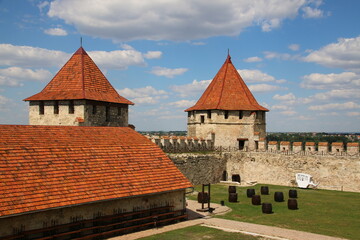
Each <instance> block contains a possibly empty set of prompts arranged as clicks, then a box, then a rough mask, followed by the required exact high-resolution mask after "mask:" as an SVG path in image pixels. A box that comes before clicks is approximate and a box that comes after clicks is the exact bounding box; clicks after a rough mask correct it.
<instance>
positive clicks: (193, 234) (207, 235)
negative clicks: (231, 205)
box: [141, 226, 263, 240]
mask: <svg viewBox="0 0 360 240" xmlns="http://www.w3.org/2000/svg"><path fill="white" fill-rule="evenodd" d="M141 239H142V240H183V239H187V240H200V239H231V240H260V239H263V238H260V237H259V238H258V237H254V236H250V235H245V234H241V233H231V232H224V231H222V230H217V229H213V228H208V227H202V226H192V227H187V228H182V229H178V230H174V231H170V232H165V233H161V234H156V235H153V236H150V237H145V238H141Z"/></svg>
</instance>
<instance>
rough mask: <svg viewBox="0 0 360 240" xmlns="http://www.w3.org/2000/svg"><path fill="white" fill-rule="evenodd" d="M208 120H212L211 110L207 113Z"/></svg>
mask: <svg viewBox="0 0 360 240" xmlns="http://www.w3.org/2000/svg"><path fill="white" fill-rule="evenodd" d="M207 118H209V119H211V110H208V111H207Z"/></svg>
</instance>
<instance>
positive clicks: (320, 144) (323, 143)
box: [318, 142, 329, 146]
mask: <svg viewBox="0 0 360 240" xmlns="http://www.w3.org/2000/svg"><path fill="white" fill-rule="evenodd" d="M328 145H329V143H328V142H319V143H318V146H328Z"/></svg>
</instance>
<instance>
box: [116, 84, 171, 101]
mask: <svg viewBox="0 0 360 240" xmlns="http://www.w3.org/2000/svg"><path fill="white" fill-rule="evenodd" d="M117 91H118V92H119V94H120V95H121V96H124V97H126V98H129V99H130V100H131V101H132V102H134V103H135V104H139V105H141V104H143V105H152V104H156V103H158V102H159V101H160V100H161V99H166V98H168V95H167V94H168V93H167V92H166V91H164V90H156V89H155V88H154V87H152V86H146V87H143V88H133V89H130V88H124V89H121V90H117Z"/></svg>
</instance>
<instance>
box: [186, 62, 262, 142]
mask: <svg viewBox="0 0 360 240" xmlns="http://www.w3.org/2000/svg"><path fill="white" fill-rule="evenodd" d="M185 111H186V112H188V136H196V137H201V138H205V139H209V138H211V139H212V140H213V141H214V145H215V146H224V147H229V146H231V147H235V148H239V149H244V148H246V147H247V148H250V149H257V148H258V141H259V139H262V138H265V137H266V117H265V114H266V112H267V111H269V110H268V109H266V108H264V107H262V106H260V105H259V104H258V102H257V101H256V99H255V98H254V96H253V95H252V93H251V92H250V90H249V88H248V87H247V86H246V84H245V82H244V80H243V79H242V78H241V76H240V74H239V73H238V71H237V70H236V68H235V67H234V65H233V64H232V62H231V57H230V55H228V57H227V59H226V61H225V63H224V64H223V66H222V67H221V68H220V70H219V71H218V73H217V74H216V76H215V77H214V79H213V80H212V82H211V83H210V85H209V86H208V87H207V89H206V90H205V92H204V93H203V95H202V96H201V97H200V99H199V100H198V101H197V103H196V104H195V105H194V106H192V107H190V108H188V109H186V110H185Z"/></svg>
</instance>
